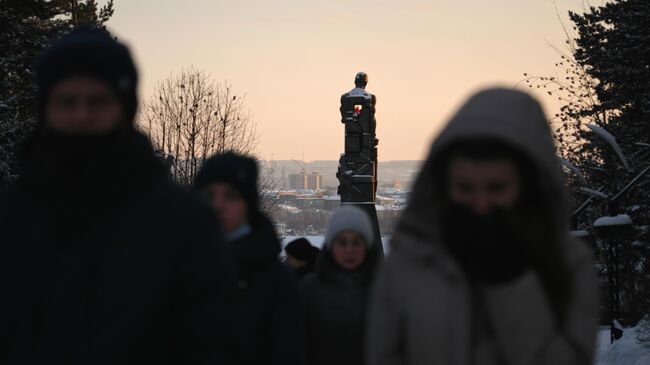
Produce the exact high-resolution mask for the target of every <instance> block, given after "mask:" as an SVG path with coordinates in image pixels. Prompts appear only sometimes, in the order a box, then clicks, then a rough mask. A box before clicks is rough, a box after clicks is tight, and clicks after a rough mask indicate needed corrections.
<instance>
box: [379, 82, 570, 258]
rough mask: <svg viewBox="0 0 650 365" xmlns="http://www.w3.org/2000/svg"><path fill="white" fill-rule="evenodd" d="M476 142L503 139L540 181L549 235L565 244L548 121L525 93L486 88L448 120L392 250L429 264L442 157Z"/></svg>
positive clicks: (436, 232)
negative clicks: (454, 148) (452, 148)
mask: <svg viewBox="0 0 650 365" xmlns="http://www.w3.org/2000/svg"><path fill="white" fill-rule="evenodd" d="M475 139H489V140H497V141H502V142H503V143H504V144H507V145H508V146H510V147H512V148H514V149H516V150H518V151H520V152H521V153H522V154H523V155H524V157H525V158H526V159H527V160H528V161H529V162H530V164H532V165H533V166H531V168H532V169H533V170H534V171H535V172H536V175H537V176H540V177H543V178H542V179H540V181H539V182H538V183H539V185H540V186H539V188H540V193H541V194H542V195H543V196H542V197H539V199H544V200H546V201H550V202H552V204H548V207H549V209H552V211H551V212H548V213H550V214H549V216H551V217H553V223H552V226H553V231H554V232H553V233H552V236H553V237H554V239H555V240H557V241H564V240H565V238H566V236H567V233H568V213H567V197H566V194H565V188H564V181H563V175H562V172H561V169H560V165H559V162H558V159H557V157H556V155H555V146H554V143H553V139H552V137H551V132H550V128H549V125H548V122H547V119H546V117H545V115H544V112H543V111H542V108H541V106H540V104H539V103H538V102H537V101H535V100H534V99H533V98H532V97H530V96H529V95H528V94H526V93H523V92H520V91H516V90H511V89H489V90H485V91H481V92H479V93H477V94H475V95H474V96H473V97H471V98H470V99H469V100H468V101H467V102H466V103H465V104H464V105H463V106H462V107H461V108H460V110H459V111H458V112H457V113H456V114H455V115H454V116H453V117H452V118H451V120H450V121H449V122H448V124H447V126H446V127H445V128H444V129H443V131H442V132H441V133H440V135H439V136H438V137H437V138H436V140H435V141H434V143H433V145H432V147H431V150H430V152H429V156H428V158H427V160H426V162H425V164H424V165H423V167H422V169H421V171H420V174H419V176H418V177H417V180H416V182H415V184H414V187H413V192H412V195H411V198H410V201H409V204H408V206H407V208H406V210H405V212H404V214H403V216H402V219H401V220H400V223H399V226H398V229H397V232H396V234H395V235H394V237H393V242H392V247H393V250H394V251H396V252H402V253H403V254H405V255H406V256H409V257H412V258H414V259H416V260H422V259H424V260H428V259H431V258H432V256H435V255H436V252H439V249H440V248H439V247H438V246H439V245H432V244H431V243H432V242H433V243H439V242H440V230H441V227H440V222H439V221H440V220H439V219H438V214H439V212H438V211H437V209H438V207H439V206H440V203H441V202H440V197H439V196H436V195H438V194H437V193H436V192H437V191H440V190H439V186H437V185H438V184H439V183H438V179H437V178H436V177H437V176H439V175H440V174H442V173H444V172H443V171H442V165H443V163H442V162H441V158H440V155H441V154H442V153H444V151H445V150H446V149H447V148H448V147H449V146H451V145H453V144H454V143H456V142H460V141H465V140H475Z"/></svg>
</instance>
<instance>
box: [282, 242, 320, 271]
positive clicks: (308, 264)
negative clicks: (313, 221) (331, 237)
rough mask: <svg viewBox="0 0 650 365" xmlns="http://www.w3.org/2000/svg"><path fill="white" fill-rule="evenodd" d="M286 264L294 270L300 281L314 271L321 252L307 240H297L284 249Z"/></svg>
mask: <svg viewBox="0 0 650 365" xmlns="http://www.w3.org/2000/svg"><path fill="white" fill-rule="evenodd" d="M284 252H285V254H286V261H285V262H286V264H287V265H288V266H289V267H290V268H292V269H293V270H294V271H295V272H296V273H297V274H298V277H299V278H300V279H303V278H304V277H305V276H306V275H307V274H309V273H311V272H313V271H314V266H315V265H316V258H317V257H318V253H319V252H320V250H319V249H318V247H314V246H312V245H311V243H309V241H308V240H307V239H306V238H303V237H300V238H297V239H295V240H293V241H291V242H289V244H287V246H286V247H285V248H284Z"/></svg>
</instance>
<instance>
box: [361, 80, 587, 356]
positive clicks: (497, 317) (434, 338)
mask: <svg viewBox="0 0 650 365" xmlns="http://www.w3.org/2000/svg"><path fill="white" fill-rule="evenodd" d="M474 139H490V140H498V141H501V142H503V143H504V144H506V145H508V146H511V147H513V148H515V149H516V150H518V151H520V152H521V153H522V154H523V155H524V156H525V157H526V159H527V160H528V161H530V163H531V164H532V165H533V166H532V167H533V169H534V170H535V171H536V173H537V175H538V176H541V177H543V178H542V179H541V181H540V182H539V185H540V194H542V195H543V196H542V197H541V198H540V199H542V200H544V201H548V202H552V203H551V204H548V205H547V206H546V207H547V208H546V209H550V211H549V212H547V213H549V214H548V216H549V217H552V222H551V226H552V230H551V232H549V234H548V237H549V241H548V242H546V243H547V244H548V245H553V247H556V248H557V252H558V254H559V255H560V258H561V259H563V261H564V262H565V264H566V268H567V269H568V275H567V277H566V278H564V279H565V280H568V281H569V282H570V283H571V284H572V285H571V287H572V288H573V289H572V291H571V293H570V296H569V300H568V303H566V315H565V320H564V321H562V322H558V321H557V320H556V317H555V316H554V311H553V309H552V307H551V305H550V303H549V299H548V297H547V295H546V292H545V290H544V286H543V285H542V281H541V277H540V274H539V272H537V271H536V270H533V269H529V270H526V271H525V272H524V273H523V274H522V275H520V276H518V277H517V278H515V279H514V280H511V281H509V282H506V283H502V284H498V285H485V284H475V283H473V282H472V281H471V280H469V278H468V277H467V275H466V274H465V273H464V271H463V270H462V269H461V267H460V265H459V264H458V263H457V262H456V261H455V260H454V258H453V256H452V255H451V254H450V253H449V252H448V251H447V250H446V249H445V245H444V242H442V241H441V236H442V235H441V231H442V229H443V227H441V226H440V218H439V214H440V211H439V210H438V204H439V203H440V197H439V196H437V195H438V194H439V193H436V192H437V191H440V190H438V187H437V186H436V184H438V180H437V178H436V177H437V176H439V174H441V173H442V171H441V169H442V162H441V159H440V156H441V154H442V153H443V152H444V151H445V150H446V149H447V148H448V147H449V146H451V145H453V144H454V143H456V142H459V141H464V140H474ZM540 209H541V208H540ZM567 212H568V207H567V199H566V195H565V190H564V183H563V177H562V173H561V170H560V168H559V163H558V161H557V158H556V156H555V149H554V145H553V141H552V138H551V134H550V130H549V127H548V123H547V121H546V118H545V116H544V113H543V112H542V109H541V107H540V105H539V104H538V103H537V102H536V101H535V100H534V99H532V98H531V97H530V96H528V95H527V94H524V93H522V92H518V91H514V90H506V89H491V90H486V91H483V92H480V93H478V94H476V95H475V96H473V97H472V98H471V99H470V100H469V101H467V102H466V103H465V104H464V106H463V107H462V108H461V109H460V110H459V111H458V112H457V114H456V115H455V116H454V117H453V118H452V119H451V121H450V122H449V123H448V125H447V126H446V128H445V129H444V130H443V131H442V133H441V134H440V136H439V137H438V138H437V139H436V140H435V142H434V143H433V145H432V148H431V151H430V154H429V157H428V159H427V161H426V163H425V164H424V167H423V168H422V171H421V172H420V175H419V176H418V178H417V180H416V183H415V185H414V188H413V193H412V196H411V199H410V202H409V205H408V207H407V208H406V210H405V212H404V214H403V217H402V219H401V221H400V223H399V225H398V229H397V230H396V233H395V235H394V236H393V240H392V244H391V247H392V250H391V255H390V256H389V257H388V260H387V262H386V263H385V264H384V265H383V267H382V268H381V269H380V271H379V273H378V277H377V280H376V282H375V283H374V289H373V295H372V301H371V303H372V305H371V310H370V320H369V327H368V333H369V338H368V342H367V347H366V350H367V356H368V359H369V363H370V364H372V365H389V364H390V365H392V364H448V365H470V364H472V365H482V364H486V365H487V364H508V365H533V364H539V365H541V364H548V365H551V364H552V365H560V364H567V365H569V364H572V365H573V364H578V365H579V364H584V365H587V364H590V363H591V358H592V353H593V350H594V340H595V330H596V322H597V316H598V300H597V292H596V285H595V278H594V273H593V267H592V261H591V256H590V253H589V251H588V249H587V248H586V247H585V246H584V245H583V243H582V242H577V241H575V240H573V239H572V238H570V236H569V232H568V213H567ZM468 229H471V227H468Z"/></svg>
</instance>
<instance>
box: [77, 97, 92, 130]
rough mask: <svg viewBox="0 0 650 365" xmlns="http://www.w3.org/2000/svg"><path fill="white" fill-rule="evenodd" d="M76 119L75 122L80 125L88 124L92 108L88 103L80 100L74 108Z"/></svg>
mask: <svg viewBox="0 0 650 365" xmlns="http://www.w3.org/2000/svg"><path fill="white" fill-rule="evenodd" d="M73 115H74V120H75V124H76V125H77V126H79V127H83V126H85V125H86V124H88V121H89V119H90V110H89V108H88V105H87V103H84V102H79V103H77V105H76V106H75V109H74V113H73Z"/></svg>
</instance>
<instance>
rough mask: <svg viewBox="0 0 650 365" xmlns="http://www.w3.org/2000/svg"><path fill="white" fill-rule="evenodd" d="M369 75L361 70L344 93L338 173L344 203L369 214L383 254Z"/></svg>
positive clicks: (373, 98) (374, 102) (342, 202)
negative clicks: (342, 150)
mask: <svg viewBox="0 0 650 365" xmlns="http://www.w3.org/2000/svg"><path fill="white" fill-rule="evenodd" d="M367 84H368V75H367V74H366V73H365V72H359V73H357V75H356V76H355V78H354V86H355V87H354V89H352V90H350V91H348V92H347V93H345V94H343V95H341V107H340V108H339V111H340V112H341V123H343V124H345V143H344V145H345V146H344V147H345V152H344V153H343V154H341V157H340V159H339V166H338V171H337V172H336V177H337V178H338V180H339V187H338V194H339V195H341V205H354V206H357V207H358V208H360V209H362V210H363V211H365V212H366V214H368V217H370V220H371V221H372V223H373V230H374V233H375V240H376V242H375V243H376V244H377V246H379V251H380V252H381V254H382V255H383V248H382V243H381V234H380V232H379V221H378V219H377V211H376V209H375V195H376V193H377V182H378V181H379V180H378V177H377V166H378V164H377V144H379V140H378V139H377V136H376V133H375V131H376V129H377V120H376V119H375V106H376V104H377V98H376V97H375V95H373V94H371V93H369V92H367V91H366V85H367Z"/></svg>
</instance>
